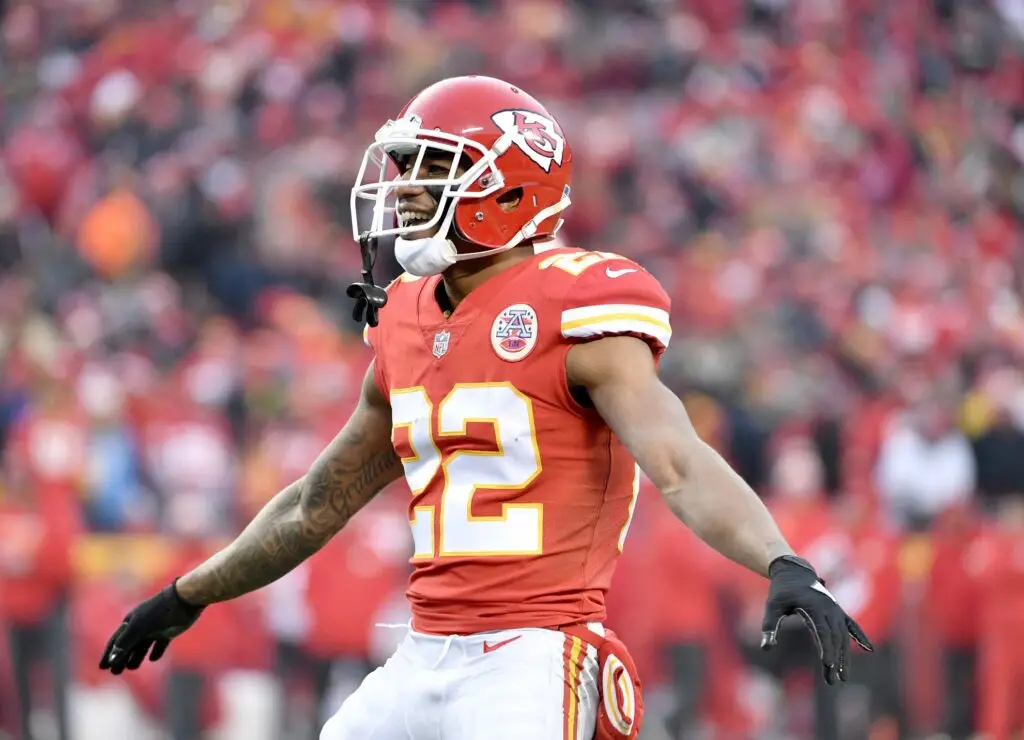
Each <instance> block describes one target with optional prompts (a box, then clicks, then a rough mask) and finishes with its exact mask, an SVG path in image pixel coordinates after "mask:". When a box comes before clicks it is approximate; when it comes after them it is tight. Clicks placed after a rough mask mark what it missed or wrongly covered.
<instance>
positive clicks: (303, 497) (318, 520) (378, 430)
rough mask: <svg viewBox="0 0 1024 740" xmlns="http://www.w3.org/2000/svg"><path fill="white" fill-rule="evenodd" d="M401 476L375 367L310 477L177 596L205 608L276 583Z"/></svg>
mask: <svg viewBox="0 0 1024 740" xmlns="http://www.w3.org/2000/svg"><path fill="white" fill-rule="evenodd" d="M401 474H402V464H401V461H400V460H399V459H398V456H397V455H396V454H395V450H394V447H392V444H391V407H390V405H389V404H388V401H387V399H386V398H384V395H383V394H382V393H381V391H380V389H379V388H378V386H377V383H376V382H375V380H374V368H373V365H372V364H371V365H370V368H369V370H368V371H367V373H366V377H365V378H364V380H363V388H362V393H361V397H360V399H359V404H358V405H357V406H356V409H355V411H354V412H353V413H352V416H351V418H349V420H348V422H347V423H346V424H345V426H344V427H343V428H342V430H341V431H340V432H339V433H338V435H337V436H336V437H335V438H334V440H333V441H332V442H331V443H330V444H329V445H328V446H327V447H326V449H324V451H323V452H321V453H320V456H319V457H318V458H317V459H316V462H314V463H313V465H312V466H311V467H310V469H309V471H308V472H307V473H306V475H304V476H303V477H302V478H300V479H299V480H297V481H295V482H294V483H292V484H291V485H290V486H288V487H287V488H285V489H284V490H283V491H281V492H280V493H278V494H277V495H276V496H275V497H274V498H273V499H271V500H270V502H269V503H268V504H267V505H266V506H265V507H264V508H263V510H262V511H260V513H259V514H257V515H256V517H255V518H254V519H253V520H252V521H251V522H250V523H249V526H247V527H246V528H245V530H243V532H242V533H241V534H240V535H239V536H238V538H237V539H235V541H234V542H232V543H231V544H230V545H228V546H227V547H226V548H224V549H223V550H221V551H220V552H219V553H217V554H216V555H214V556H213V557H211V558H210V559H209V560H207V561H206V562H205V563H203V564H202V565H200V566H199V567H197V568H196V569H195V570H193V571H192V572H191V573H188V574H186V575H184V576H182V577H181V578H179V579H178V581H177V590H178V595H179V596H181V598H182V599H184V600H185V601H186V602H188V603H190V604H196V605H200V606H205V605H207V604H213V603H215V602H218V601H227V600H228V599H233V598H235V597H237V596H241V595H242V594H246V593H249V592H250V591H255V590H257V589H259V588H262V587H263V586H266V585H268V584H269V583H271V582H273V581H276V580H277V579H278V578H280V577H281V576H283V575H285V574H286V573H288V572H289V571H291V570H292V569H293V568H295V567H296V566H298V565H299V564H300V563H301V562H302V561H304V560H305V559H306V558H308V557H309V556H311V555H312V554H313V553H315V552H316V551H318V550H319V549H320V548H322V547H323V546H324V545H325V544H327V542H328V540H330V539H331V537H333V536H334V535H335V534H337V532H338V531H339V530H340V529H341V528H342V527H344V526H345V524H346V523H348V520H349V519H351V518H352V517H353V516H354V515H355V513H356V512H357V511H359V510H360V509H361V508H363V506H365V505H366V504H367V503H368V502H369V501H370V499H372V498H373V497H374V495H376V494H377V492H378V491H380V490H381V489H382V488H384V487H385V486H386V485H388V484H389V483H391V482H392V481H394V480H395V479H397V478H398V477H399V476H400V475H401Z"/></svg>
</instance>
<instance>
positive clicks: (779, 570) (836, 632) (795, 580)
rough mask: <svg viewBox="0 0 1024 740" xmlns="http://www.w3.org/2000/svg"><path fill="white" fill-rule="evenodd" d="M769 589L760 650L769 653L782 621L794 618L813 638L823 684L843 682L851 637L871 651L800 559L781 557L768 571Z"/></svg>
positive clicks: (815, 575)
mask: <svg viewBox="0 0 1024 740" xmlns="http://www.w3.org/2000/svg"><path fill="white" fill-rule="evenodd" d="M768 574H769V577H770V578H771V588H770V589H769V591H768V603H767V604H765V610H764V622H762V624H761V649H762V650H770V649H771V648H773V647H774V646H775V645H776V644H777V642H778V636H779V625H780V624H781V623H782V620H783V619H784V618H785V617H788V616H789V615H791V614H798V615H799V616H800V618H801V619H803V620H804V624H806V625H807V629H809V630H810V632H811V637H813V638H814V644H815V646H816V647H817V648H818V657H819V658H820V659H821V664H822V670H823V672H824V675H825V681H827V682H828V683H829V684H833V683H835V682H836V680H837V679H838V680H840V681H845V680H846V672H847V666H848V664H849V658H850V638H851V637H852V638H853V639H854V640H856V641H857V644H858V645H860V646H861V647H862V648H864V649H865V650H867V651H869V652H870V651H873V650H874V647H873V646H872V645H871V641H870V640H869V639H868V636H867V635H865V634H864V630H862V629H861V628H860V627H859V626H858V624H857V623H856V622H854V621H853V620H852V619H850V617H849V616H848V615H847V614H846V612H844V611H843V608H842V607H841V606H839V602H837V601H836V599H835V597H834V596H833V595H832V594H831V593H829V590H828V589H827V588H825V582H824V581H822V580H821V579H820V578H818V574H817V573H815V572H814V567H813V566H812V565H811V564H810V563H808V562H807V561H806V560H804V559H803V558H798V557H796V556H795V555H783V556H782V557H779V558H776V559H775V560H773V561H772V564H771V565H770V566H769V568H768Z"/></svg>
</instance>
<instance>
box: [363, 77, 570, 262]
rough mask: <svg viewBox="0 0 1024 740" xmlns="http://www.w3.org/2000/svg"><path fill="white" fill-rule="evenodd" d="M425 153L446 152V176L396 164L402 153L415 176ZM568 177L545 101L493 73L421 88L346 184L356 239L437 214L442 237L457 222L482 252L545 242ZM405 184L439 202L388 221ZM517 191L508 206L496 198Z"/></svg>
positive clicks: (556, 222) (406, 228)
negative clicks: (408, 174) (421, 214)
mask: <svg viewBox="0 0 1024 740" xmlns="http://www.w3.org/2000/svg"><path fill="white" fill-rule="evenodd" d="M428 151H433V152H437V151H442V152H449V153H451V154H452V157H453V160H452V168H451V170H450V171H449V173H448V177H446V178H442V179H437V178H434V179H426V178H420V177H416V178H415V179H411V180H409V179H404V178H401V177H400V175H399V173H398V171H396V170H395V169H394V167H395V165H396V164H397V163H398V161H399V160H402V161H404V162H406V163H412V167H411V171H412V172H413V173H415V174H416V175H419V174H420V165H421V163H422V162H423V159H424V157H425V156H426V155H427V153H428ZM467 161H468V168H467V169H466V170H465V171H464V172H463V173H462V174H458V172H457V169H458V167H459V164H460V163H463V164H465V163H467ZM389 169H390V170H391V171H390V172H389ZM374 174H375V175H376V177H374ZM571 175H572V152H571V150H570V149H569V144H568V142H566V140H565V136H564V135H563V134H562V130H561V128H560V127H559V125H558V123H557V122H556V121H555V119H554V117H553V116H552V115H551V114H550V113H549V112H548V111H547V110H546V109H545V108H544V106H543V105H541V104H540V103H538V102H537V101H536V100H534V99H533V98H532V97H530V96H529V95H527V94H526V93H525V92H523V91H522V90H520V89H519V88H517V87H515V86H514V85H511V84H509V83H507V82H503V81H501V80H497V79H494V78H493V77H478V76H469V77H454V78H452V79H448V80H443V81H441V82H438V83H436V84H434V85H431V86H430V87H428V88H427V89H425V90H424V91H423V92H421V93H419V94H418V95H417V96H416V97H414V98H413V99H412V100H411V101H409V103H408V104H407V105H406V106H405V108H403V109H402V112H401V114H400V115H399V117H398V119H397V120H393V121H388V122H387V123H386V124H384V126H382V127H381V129H380V130H379V131H378V132H377V135H376V137H375V139H374V142H373V144H371V145H370V147H369V149H367V151H366V154H365V156H364V157H363V163H362V165H361V167H360V168H359V175H358V177H357V179H356V185H355V187H354V188H353V190H352V230H353V234H354V236H355V238H356V239H357V240H358V239H360V237H366V236H369V237H381V236H388V235H394V236H398V237H403V236H405V235H406V234H409V233H411V232H414V231H418V230H422V229H427V228H431V227H433V226H434V225H435V224H437V223H438V222H439V221H442V219H443V222H442V223H441V227H440V229H439V235H442V236H443V235H447V234H448V233H449V230H450V227H451V225H452V224H453V223H454V224H455V227H456V228H457V229H458V235H459V236H460V237H461V238H462V239H464V240H466V241H468V242H470V243H472V244H475V245H479V246H480V247H482V248H483V251H482V252H481V253H480V254H487V253H489V252H492V251H498V250H500V251H504V250H506V249H511V248H512V247H514V246H516V245H517V244H520V243H522V242H524V241H527V240H533V241H546V240H548V239H551V238H553V237H554V235H555V233H556V232H557V231H558V228H559V226H561V223H562V219H561V217H560V216H559V214H560V213H561V212H562V211H564V210H565V209H566V208H567V207H568V206H569V181H570V177H571ZM367 178H369V179H367ZM408 185H418V186H422V187H427V188H431V192H433V193H436V194H437V195H438V196H439V197H437V201H438V205H437V209H436V211H435V212H434V215H433V217H432V218H431V219H430V220H429V221H427V222H424V221H416V222H413V223H411V224H402V223H401V221H400V220H399V219H398V218H397V216H393V218H394V225H393V226H391V227H390V228H389V227H387V226H386V224H385V214H388V213H391V214H394V213H395V202H396V196H395V191H396V189H397V188H399V187H403V186H408ZM517 188H518V189H521V191H522V195H521V198H520V200H519V204H518V206H517V207H516V208H514V209H512V210H506V209H505V208H503V207H502V206H501V204H500V203H499V198H501V197H502V196H503V195H505V194H506V193H509V192H511V191H514V190H516V189H517ZM365 200H369V201H371V202H372V203H373V209H372V215H371V214H366V213H363V214H360V205H361V203H360V201H365ZM367 215H370V221H369V224H368V225H366V223H365V217H366V216H367ZM361 221H362V222H363V223H362V225H361V223H360V222H361ZM467 256H468V255H467ZM474 256H477V254H476V253H474Z"/></svg>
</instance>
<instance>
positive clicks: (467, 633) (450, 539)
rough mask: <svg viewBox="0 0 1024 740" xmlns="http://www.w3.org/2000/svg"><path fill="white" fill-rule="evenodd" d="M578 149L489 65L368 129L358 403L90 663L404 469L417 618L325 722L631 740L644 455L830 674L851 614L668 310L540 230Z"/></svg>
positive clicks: (135, 648)
mask: <svg viewBox="0 0 1024 740" xmlns="http://www.w3.org/2000/svg"><path fill="white" fill-rule="evenodd" d="M571 170H572V152H571V150H570V148H569V144H568V142H567V141H566V139H565V135H564V134H563V132H562V130H561V128H560V127H559V125H558V123H557V122H556V121H555V118H554V117H553V116H552V115H551V113H550V112H548V111H547V110H546V109H545V107H544V106H543V105H541V104H540V103H539V102H537V101H536V100H535V99H534V98H532V97H531V96H529V95H528V94H526V93H525V92H524V91H523V90H521V89H519V88H517V87H515V86H514V85H511V84H509V83H506V82H502V81H500V80H496V79H492V78H488V77H476V76H474V77H459V78H454V79H448V80H444V81H442V82H439V83H437V84H435V85H432V86H430V87H428V88H427V89H426V90H424V91H423V92H421V93H420V94H418V95H417V96H416V97H414V98H413V99H412V101H410V102H409V103H408V105H406V107H405V108H404V109H403V110H402V111H401V113H400V115H399V116H398V117H397V118H396V119H395V120H393V121H389V122H388V123H387V124H386V125H384V126H383V127H382V128H381V129H380V130H379V131H378V132H377V135H376V138H375V140H374V142H373V144H371V146H370V147H369V149H368V150H367V152H366V155H365V157H364V160H363V164H362V167H361V169H360V174H359V180H358V182H357V183H356V186H355V188H354V189H353V192H352V200H353V204H352V205H353V222H354V223H353V227H354V228H353V230H354V234H355V236H356V238H357V239H358V240H359V241H360V244H361V246H362V249H363V255H364V261H365V268H366V269H365V270H364V282H363V283H362V284H358V285H356V286H354V288H355V290H354V291H353V292H354V294H355V295H356V296H358V297H359V301H360V304H359V307H358V309H357V311H358V312H359V313H360V315H365V316H366V318H367V321H368V324H369V327H368V329H367V331H366V339H367V341H368V343H369V344H370V346H371V347H372V348H373V351H374V360H373V362H372V364H371V365H370V367H369V368H368V370H367V372H366V376H365V379H364V381H363V389H362V397H361V400H360V401H359V404H358V405H357V407H356V409H355V411H354V412H353V414H352V416H351V418H350V419H349V420H348V422H347V423H346V424H345V426H344V427H343V428H342V429H341V431H340V433H339V434H338V436H337V437H336V438H335V439H334V441H333V442H332V443H331V444H330V445H329V446H328V447H327V448H326V449H325V450H324V451H323V453H322V454H321V455H320V457H319V458H318V459H317V460H316V462H315V463H314V464H313V465H312V467H311V468H310V469H309V472H308V473H307V474H306V475H305V476H304V477H302V478H301V479H299V480H297V481H296V482H295V483H293V484H292V485H290V486H288V487H287V488H285V489H284V490H283V491H281V493H280V494H278V495H277V497H275V498H274V499H273V500H272V501H271V502H270V503H269V504H268V505H267V506H266V508H265V509H263V511H261V512H260V514H259V515H258V516H257V517H256V518H255V519H254V520H253V521H252V522H251V523H250V524H249V526H248V527H247V528H246V529H245V530H244V531H243V532H242V533H241V534H240V535H239V536H238V538H237V539H236V540H235V541H234V542H233V543H232V544H230V545H229V546H228V547H226V548H225V549H224V550H223V551H222V552H220V553H219V554H217V555H216V556H214V557H213V558H211V559H210V560H209V561H208V562H206V563H205V564H203V565H201V566H199V567H198V568H196V569H195V570H193V571H192V572H190V573H185V574H183V575H182V576H180V577H179V578H178V579H177V580H176V581H175V582H174V583H172V584H171V585H169V586H168V587H167V588H166V589H165V590H164V591H163V592H161V593H159V594H157V595H155V596H153V597H152V598H151V599H149V600H148V601H146V602H143V603H142V604H141V605H139V606H138V607H137V608H136V609H135V610H134V611H132V612H131V613H130V614H129V615H128V616H127V617H126V618H125V620H124V622H123V623H122V624H121V625H120V627H118V629H117V630H116V632H115V633H114V635H113V636H112V637H111V640H110V644H109V645H108V647H107V649H106V651H105V652H104V654H103V657H102V661H101V665H100V667H101V668H103V669H109V670H111V671H112V672H114V673H120V672H121V671H123V670H125V669H129V670H131V669H136V668H138V667H139V666H140V665H142V662H143V661H144V660H145V659H146V657H147V655H148V656H149V659H150V660H156V659H158V658H159V657H160V656H161V655H163V653H164V651H165V650H166V649H167V646H168V643H169V642H170V640H171V639H173V638H174V637H175V636H176V635H178V634H180V633H181V632H182V631H183V630H185V629H187V628H188V627H189V626H190V625H191V624H192V623H193V622H194V621H195V619H197V618H198V617H199V615H200V614H201V612H202V610H203V609H204V608H206V607H207V606H209V605H211V604H214V603H216V602H219V601H225V600H227V599H233V598H235V597H237V596H240V595H242V594H245V593H248V592H250V591H253V590H256V589H259V588H261V587H263V586H265V585H267V584H268V583H270V582H271V581H273V580H275V579H277V578H280V577H281V576H282V575H284V574H285V573H287V572H288V571H290V570H291V569H292V568H294V567H296V566H297V565H298V564H299V563H301V562H302V561H303V560H305V559H306V558H308V557H309V556H310V555H312V554H313V553H315V552H316V551H317V550H319V549H320V548H321V547H322V546H323V545H324V543H326V542H327V541H328V540H329V539H330V538H331V537H332V536H333V535H334V534H335V533H336V532H338V530H340V529H341V528H342V527H343V526H345V524H346V523H347V522H348V521H349V519H350V518H351V517H352V516H353V515H354V514H356V512H358V511H359V510H360V509H361V508H362V507H363V506H364V505H365V504H366V503H367V502H368V501H369V500H370V499H371V498H372V497H373V496H374V495H375V494H376V493H377V492H378V491H380V490H381V489H382V488H383V487H385V486H386V485H388V484H389V483H391V482H392V481H394V480H395V479H396V478H398V477H399V476H401V475H403V473H404V476H405V479H406V482H407V483H408V486H409V489H410V491H411V494H412V495H411V498H410V501H409V521H410V525H411V527H412V535H413V540H414V543H415V552H414V554H413V565H414V566H415V568H414V572H413V574H412V576H411V578H410V582H409V588H408V598H409V601H410V603H411V607H412V614H413V618H412V622H411V624H410V629H409V632H408V635H407V636H406V637H405V640H404V642H403V643H402V644H401V645H400V647H399V648H398V649H397V651H396V652H395V654H394V655H393V656H392V657H391V658H390V659H389V660H388V661H387V663H386V664H385V665H384V666H382V667H381V668H379V669H378V670H377V671H376V672H374V673H373V674H371V675H370V676H369V677H368V678H367V679H366V680H365V682H364V683H363V684H362V686H361V687H360V688H359V689H358V690H357V691H355V692H354V693H353V694H352V695H351V696H350V697H349V698H348V699H347V700H346V701H345V702H344V704H343V705H342V707H341V708H340V710H339V711H338V713H337V714H336V715H335V716H334V717H333V718H332V719H330V720H329V721H328V723H327V725H326V726H325V727H324V729H323V733H322V735H321V737H322V739H323V740H367V739H368V738H376V739H377V740H399V739H400V738H401V739H405V738H413V740H419V739H420V738H423V739H426V738H430V739H431V740H434V739H436V738H440V739H441V740H480V739H482V738H487V739H489V740H506V739H507V740H522V738H530V739H531V740H556V738H557V739H562V738H570V739H571V740H587V739H589V738H591V737H595V733H596V736H597V737H603V738H629V737H636V736H637V734H638V732H639V726H640V721H641V715H642V701H641V696H640V693H639V683H638V681H637V680H636V676H635V670H634V669H633V666H632V661H631V660H630V658H629V654H628V653H627V652H626V650H625V648H624V647H623V646H622V645H621V643H620V642H619V641H618V640H617V639H616V638H615V636H614V635H613V634H612V633H610V632H609V631H608V630H606V629H605V628H604V626H603V624H602V620H603V619H604V617H605V610H604V598H605V593H606V592H607V590H608V587H609V584H610V582H611V578H612V571H613V570H614V567H615V561H616V559H617V557H618V554H619V552H620V551H621V550H622V548H623V546H624V544H625V542H626V540H627V535H628V532H629V523H630V519H631V518H632V515H633V511H634V507H635V506H636V503H637V501H636V498H637V493H638V491H639V487H640V486H639V483H640V479H639V476H640V470H641V469H642V470H643V471H644V473H646V474H647V476H648V477H649V478H650V479H651V480H652V481H653V482H654V483H655V484H656V485H657V487H658V488H659V489H660V491H661V492H662V494H663V495H664V497H665V499H666V500H667V502H668V504H669V506H670V507H671V509H672V511H673V512H675V514H676V515H677V516H678V517H679V519H680V520H681V521H682V522H684V523H685V524H686V525H687V526H689V527H691V528H692V529H693V530H694V531H695V532H696V533H697V534H698V535H699V536H700V537H701V538H702V539H704V540H705V541H706V542H707V543H708V544H710V545H711V546H712V547H714V548H715V549H716V550H718V551H719V552H721V553H723V554H724V555H726V556H728V557H729V558H732V559H733V560H735V561H736V562H738V563H741V564H742V565H744V566H746V567H747V568H750V569H751V570H753V571H756V572H757V573H760V574H761V575H763V576H765V577H767V578H770V580H771V588H770V596H769V599H768V604H767V607H766V611H765V617H764V624H763V634H762V645H763V647H765V648H766V649H767V648H770V647H771V646H772V645H773V644H774V643H775V640H776V634H777V631H778V627H779V622H780V621H781V620H782V619H783V617H785V616H787V615H790V614H798V615H799V616H800V617H802V618H803V620H804V622H806V624H807V627H808V628H809V629H810V631H811V633H812V635H813V636H814V639H815V641H816V643H817V645H818V652H819V655H820V657H821V661H822V666H823V671H824V677H825V680H827V681H828V682H829V683H832V682H833V681H836V680H843V679H844V678H845V677H846V667H847V664H848V660H849V650H850V637H851V635H852V637H853V638H854V639H855V640H856V641H857V642H859V643H860V644H861V645H863V646H864V647H865V648H867V649H870V643H869V642H868V639H867V637H866V636H865V635H864V634H863V633H862V631H861V630H860V628H859V627H857V625H856V624H854V623H853V621H852V620H851V619H850V618H849V617H848V616H847V615H846V613H845V612H844V611H843V610H842V608H841V607H840V606H839V604H837V603H836V601H835V599H834V598H833V597H832V595H831V594H830V593H829V591H828V589H827V588H826V587H825V585H824V584H823V583H822V581H821V580H820V579H819V578H818V576H817V575H816V573H815V571H814V568H813V567H812V566H811V564H810V563H808V562H807V561H805V560H802V559H801V558H799V557H797V556H796V555H795V554H794V553H793V552H792V550H791V549H790V547H789V546H788V545H787V544H786V541H785V540H784V539H783V537H782V535H781V534H780V533H779V530H778V528H777V527H776V525H775V523H774V521H773V520H772V518H771V516H770V515H769V514H768V512H767V511H766V509H765V507H764V506H763V505H762V503H761V501H760V499H759V498H758V497H757V496H756V495H755V493H754V492H753V491H752V490H751V489H750V488H749V487H748V486H747V485H746V484H745V483H744V482H743V480H742V479H741V478H740V477H739V476H738V475H737V474H736V473H735V472H733V470H732V469H731V468H730V467H729V466H728V464H727V463H726V462H725V461H724V460H723V459H722V458H721V457H720V456H719V455H718V454H717V453H716V452H715V451H714V450H713V449H712V448H711V447H709V446H708V445H707V444H705V443H704V442H703V441H702V440H701V439H700V438H699V437H698V436H697V434H696V433H695V432H694V429H693V426H692V425H691V423H690V420H689V418H688V417H687V414H686V411H685V410H684V408H683V405H682V403H681V402H680V401H679V399H678V398H677V397H676V396H675V395H673V394H672V393H671V392H670V391H669V390H668V389H667V388H666V387H665V386H664V385H662V384H661V382H660V381H659V379H658V374H657V366H658V360H659V358H660V356H661V355H662V353H663V352H664V350H665V348H666V347H667V346H668V343H669V340H670V337H671V334H672V329H671V327H670V324H669V299H668V296H666V294H665V292H664V291H663V290H662V288H661V286H660V285H659V284H658V282H657V280H655V279H654V277H652V276H651V275H650V274H649V273H648V272H646V271H645V270H644V269H643V268H642V267H640V266H639V265H638V264H636V263H635V262H631V261H630V260H628V259H625V258H623V257H620V256H618V255H615V254H610V253H603V252H586V251H580V250H577V249H569V248H555V249H540V248H538V245H540V244H543V243H545V242H548V241H550V240H551V239H552V238H553V237H554V236H555V233H556V232H557V230H558V227H559V226H560V225H561V219H562V214H563V213H564V211H565V209H566V208H567V207H568V205H569V195H570V188H569V182H570V174H571ZM364 206H365V207H364ZM364 217H366V221H367V223H364ZM389 235H393V236H395V237H396V242H395V252H396V256H397V259H398V261H399V263H400V264H401V265H402V266H403V268H404V269H405V273H404V274H403V275H402V276H401V277H400V278H398V279H397V280H395V281H394V282H393V283H392V284H391V285H390V286H389V287H388V288H387V290H386V293H385V292H384V291H383V290H381V289H380V288H377V287H375V286H374V284H373V277H372V263H373V251H374V248H375V244H376V239H378V238H380V237H384V236H389ZM378 311H379V313H378ZM637 463H639V465H638V464H637ZM352 598H359V597H358V594H353V596H352Z"/></svg>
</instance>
